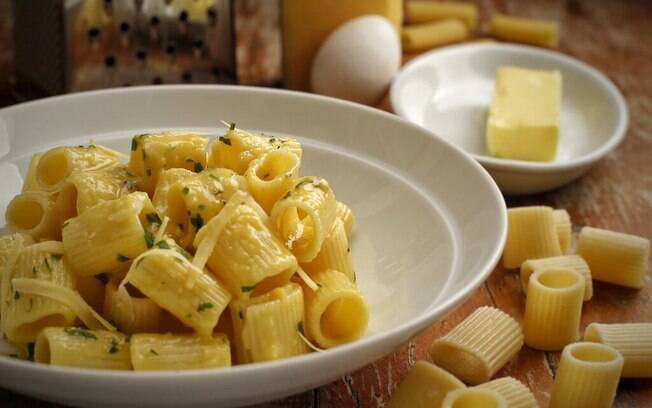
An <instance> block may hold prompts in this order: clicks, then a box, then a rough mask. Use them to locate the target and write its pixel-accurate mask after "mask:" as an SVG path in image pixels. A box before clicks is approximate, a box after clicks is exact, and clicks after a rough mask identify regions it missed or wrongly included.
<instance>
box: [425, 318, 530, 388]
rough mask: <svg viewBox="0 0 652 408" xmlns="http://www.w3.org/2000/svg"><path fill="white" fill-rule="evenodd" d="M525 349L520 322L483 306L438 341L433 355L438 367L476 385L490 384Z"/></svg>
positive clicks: (434, 346) (431, 351)
mask: <svg viewBox="0 0 652 408" xmlns="http://www.w3.org/2000/svg"><path fill="white" fill-rule="evenodd" d="M522 346H523V332H522V330H521V328H520V326H519V325H518V323H517V322H516V321H515V320H514V319H512V318H511V317H510V316H509V315H507V314H506V313H505V312H503V311H502V310H499V309H496V308H493V307H488V306H483V307H480V308H478V309H476V310H475V312H473V313H471V314H470V315H469V316H468V317H467V318H466V319H464V321H462V322H461V323H460V324H458V325H457V326H456V327H455V328H453V330H451V331H450V332H449V333H448V334H446V335H445V336H443V337H441V338H439V339H437V340H435V341H434V342H433V343H432V346H431V349H430V354H431V357H432V361H433V362H434V363H435V364H437V365H438V366H440V367H442V368H444V369H445V370H448V371H450V372H451V373H453V374H455V375H456V376H457V377H458V378H460V379H461V380H462V381H464V382H465V383H467V384H474V385H475V384H480V383H483V382H486V381H489V379H490V378H491V377H492V376H493V375H494V374H495V373H496V372H497V371H498V370H499V369H500V368H501V367H502V366H503V365H505V363H507V361H509V360H510V359H511V358H512V357H514V356H515V355H516V354H517V353H518V351H519V350H520V349H521V347H522Z"/></svg>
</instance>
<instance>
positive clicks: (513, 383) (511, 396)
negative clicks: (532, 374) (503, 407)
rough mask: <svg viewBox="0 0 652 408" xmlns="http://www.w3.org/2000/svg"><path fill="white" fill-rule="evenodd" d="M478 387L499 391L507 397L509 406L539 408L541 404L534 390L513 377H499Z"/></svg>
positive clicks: (514, 407)
mask: <svg viewBox="0 0 652 408" xmlns="http://www.w3.org/2000/svg"><path fill="white" fill-rule="evenodd" d="M476 388H484V389H490V390H494V391H496V392H498V393H499V394H500V395H502V396H503V398H505V401H506V402H507V407H508V408H538V406H539V404H538V403H537V400H536V398H534V395H533V394H532V391H530V389H529V388H528V387H527V386H526V385H524V384H523V383H522V382H520V381H519V380H517V379H516V378H513V377H503V378H498V379H496V380H493V381H489V382H486V383H484V384H480V385H478V386H476Z"/></svg>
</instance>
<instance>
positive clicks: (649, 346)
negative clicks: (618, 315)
mask: <svg viewBox="0 0 652 408" xmlns="http://www.w3.org/2000/svg"><path fill="white" fill-rule="evenodd" d="M584 341H592V342H596V343H602V344H606V345H608V346H610V347H613V348H614V349H616V350H617V351H618V352H619V353H620V354H621V355H622V356H623V372H622V375H621V376H622V377H652V323H612V324H605V323H591V324H589V325H588V326H587V328H586V329H585V330H584Z"/></svg>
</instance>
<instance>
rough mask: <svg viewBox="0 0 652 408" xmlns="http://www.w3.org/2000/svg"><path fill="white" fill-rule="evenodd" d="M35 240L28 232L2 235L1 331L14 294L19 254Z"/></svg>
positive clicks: (0, 271) (0, 274) (0, 272)
mask: <svg viewBox="0 0 652 408" xmlns="http://www.w3.org/2000/svg"><path fill="white" fill-rule="evenodd" d="M33 243H34V240H33V239H32V237H31V236H30V235H28V234H23V233H17V234H11V235H4V236H0V319H1V320H0V331H1V332H4V327H5V323H4V321H5V318H6V316H7V314H6V312H5V310H6V308H7V307H8V306H9V305H10V304H11V299H12V297H13V296H14V294H13V293H12V288H11V279H12V278H13V271H14V265H15V264H16V261H17V260H18V255H20V252H21V251H22V249H23V248H24V247H26V246H29V245H32V244H33Z"/></svg>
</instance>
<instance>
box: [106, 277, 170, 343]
mask: <svg viewBox="0 0 652 408" xmlns="http://www.w3.org/2000/svg"><path fill="white" fill-rule="evenodd" d="M105 290H106V292H105V296H104V308H103V313H102V314H103V315H104V317H106V318H107V319H109V320H110V321H112V322H114V323H115V325H116V326H117V327H118V329H119V330H120V331H121V332H123V333H126V334H134V333H150V332H157V331H158V329H159V323H160V320H161V308H160V307H159V306H158V305H157V304H156V303H155V302H154V301H152V300H151V299H148V298H144V297H135V296H130V294H129V292H128V291H127V290H118V286H117V284H116V283H115V282H109V283H107V284H106V287H105Z"/></svg>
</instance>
